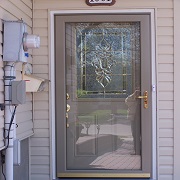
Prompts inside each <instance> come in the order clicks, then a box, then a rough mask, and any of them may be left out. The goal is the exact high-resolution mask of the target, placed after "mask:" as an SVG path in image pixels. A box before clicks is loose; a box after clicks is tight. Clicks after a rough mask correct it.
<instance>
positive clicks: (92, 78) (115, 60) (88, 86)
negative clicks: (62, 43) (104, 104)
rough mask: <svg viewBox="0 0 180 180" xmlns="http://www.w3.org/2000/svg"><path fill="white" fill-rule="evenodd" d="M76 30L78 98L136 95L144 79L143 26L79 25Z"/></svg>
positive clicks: (132, 23) (128, 23)
mask: <svg viewBox="0 0 180 180" xmlns="http://www.w3.org/2000/svg"><path fill="white" fill-rule="evenodd" d="M75 30H76V59H77V97H78V98H121V97H127V96H128V95H130V94H132V93H133V92H134V90H135V84H134V82H135V81H136V79H137V77H136V76H140V75H139V74H138V75H135V72H136V71H137V70H138V69H139V68H140V67H139V66H140V23H139V22H121V23H76V25H75ZM138 78H139V77H138ZM138 86H139V85H138Z"/></svg>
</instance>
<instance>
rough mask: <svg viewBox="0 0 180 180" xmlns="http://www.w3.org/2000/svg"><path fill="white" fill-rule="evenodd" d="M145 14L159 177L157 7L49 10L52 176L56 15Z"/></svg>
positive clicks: (53, 168)
mask: <svg viewBox="0 0 180 180" xmlns="http://www.w3.org/2000/svg"><path fill="white" fill-rule="evenodd" d="M84 13H86V14H95V13H98V14H144V13H149V14H150V17H151V20H150V25H151V70H152V72H151V74H152V77H151V83H152V146H153V148H152V166H153V167H152V179H156V177H157V169H156V165H157V163H158V162H157V111H156V109H157V90H156V89H157V80H156V79H157V70H156V66H157V65H156V26H155V22H156V21H155V9H123V10H117V9H115V10H112V9H95V10H88V9H87V10H49V16H48V25H49V26H48V27H50V28H49V32H48V33H49V34H48V35H49V39H48V41H49V44H50V56H49V58H50V62H49V76H50V77H49V78H50V80H51V83H50V88H49V97H50V100H49V107H50V121H49V127H50V167H51V169H50V176H51V178H52V179H56V138H55V137H56V135H55V134H56V132H55V131H56V128H55V74H54V72H55V53H54V49H55V47H54V46H55V45H54V42H55V37H54V35H55V34H54V30H55V29H54V22H55V15H61V14H84Z"/></svg>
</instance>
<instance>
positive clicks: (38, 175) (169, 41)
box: [31, 0, 174, 180]
mask: <svg viewBox="0 0 180 180" xmlns="http://www.w3.org/2000/svg"><path fill="white" fill-rule="evenodd" d="M34 2H35V3H34V15H33V16H34V29H33V32H34V33H36V34H39V35H40V37H41V48H40V50H34V51H33V71H34V73H36V74H37V75H38V76H40V77H44V78H48V77H49V68H48V66H49V54H48V52H49V42H48V38H49V37H48V9H92V7H90V8H89V7H88V6H87V5H86V4H85V2H84V1H82V0H76V3H74V2H75V1H74V0H68V1H65V0H62V1H61V3H59V0H35V1H34ZM82 2H83V3H82ZM98 8H100V9H101V8H102V9H103V7H98ZM108 8H109V9H113V8H116V9H123V8H125V9H128V8H156V10H157V11H156V12H157V14H156V17H157V21H156V23H157V32H156V35H157V39H156V42H157V60H156V61H157V71H158V73H157V83H158V87H157V90H158V97H157V99H158V102H157V107H158V119H157V124H158V135H159V137H158V143H157V144H158V164H159V167H158V179H159V180H173V175H172V173H173V152H174V137H173V133H174V130H173V128H174V121H173V118H174V112H173V109H174V105H173V102H174V93H173V91H174V55H173V54H174V45H173V43H174V27H173V26H174V24H173V23H174V21H173V18H174V10H173V0H151V1H149V0H136V1H134V0H127V1H116V4H115V5H114V6H112V7H108ZM41 67H42V69H41ZM48 98H49V96H48V92H45V93H40V94H38V95H36V96H35V113H34V117H35V124H34V126H35V136H34V137H33V138H32V142H31V144H32V145H31V152H32V166H31V168H32V172H31V179H32V180H36V179H38V180H41V179H48V178H49V174H46V172H45V170H49V168H48V166H50V164H47V163H48V161H49V156H50V154H49V136H50V135H49V113H48V110H49V102H48ZM41 140H42V141H43V142H42V143H40V141H41ZM38 144H39V145H38ZM39 151H41V152H42V154H40V153H39ZM37 156H38V160H39V162H38V160H36V157H37ZM42 164H43V165H44V166H42ZM36 168H37V169H38V170H39V171H37V169H36Z"/></svg>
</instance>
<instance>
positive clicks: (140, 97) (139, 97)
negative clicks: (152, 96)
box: [137, 91, 148, 109]
mask: <svg viewBox="0 0 180 180" xmlns="http://www.w3.org/2000/svg"><path fill="white" fill-rule="evenodd" d="M137 98H138V99H144V108H145V109H147V108H148V92H147V91H144V94H143V96H138V97H137Z"/></svg>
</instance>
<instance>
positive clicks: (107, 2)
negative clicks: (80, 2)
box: [86, 0, 116, 6]
mask: <svg viewBox="0 0 180 180" xmlns="http://www.w3.org/2000/svg"><path fill="white" fill-rule="evenodd" d="M115 2H116V0H86V4H87V5H88V6H112V5H114V4H115Z"/></svg>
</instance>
